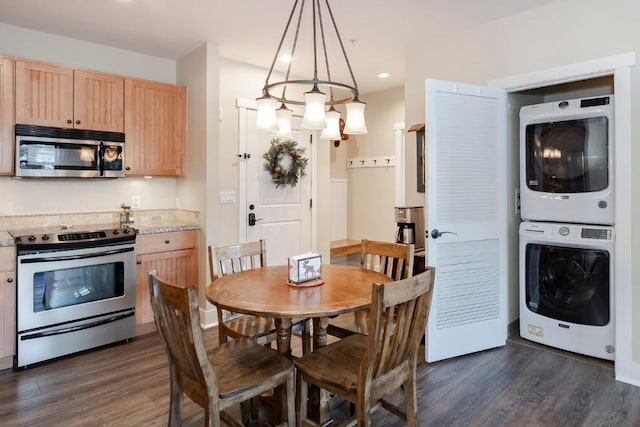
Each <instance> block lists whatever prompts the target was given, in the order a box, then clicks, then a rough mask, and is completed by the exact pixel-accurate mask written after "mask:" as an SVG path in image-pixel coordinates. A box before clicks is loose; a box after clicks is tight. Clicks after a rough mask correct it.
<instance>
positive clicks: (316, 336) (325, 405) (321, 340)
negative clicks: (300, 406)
mask: <svg viewBox="0 0 640 427" xmlns="http://www.w3.org/2000/svg"><path fill="white" fill-rule="evenodd" d="M328 325H329V319H328V318H326V317H321V318H314V319H313V349H314V350H316V349H318V348H320V347H324V346H325V345H327V326H328ZM309 417H310V418H311V419H313V420H315V421H317V422H319V423H320V424H321V425H324V424H325V423H326V422H328V421H330V420H331V405H330V399H329V392H328V391H326V390H321V389H320V388H318V387H315V386H311V387H309Z"/></svg>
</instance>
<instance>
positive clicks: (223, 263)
mask: <svg viewBox="0 0 640 427" xmlns="http://www.w3.org/2000/svg"><path fill="white" fill-rule="evenodd" d="M208 252H209V274H210V277H211V281H212V282H214V281H215V280H216V279H218V278H219V277H222V276H226V275H228V274H234V273H238V272H240V271H245V270H250V269H253V268H260V267H265V266H266V265H267V246H266V243H265V241H264V240H257V241H253V242H247V243H237V244H232V245H224V246H209V247H208ZM259 285H260V284H259V283H256V286H259ZM217 311H218V331H219V333H218V338H219V340H220V343H224V342H227V340H228V339H229V338H248V339H251V340H253V341H256V342H257V343H258V344H271V343H272V342H274V341H276V339H277V334H276V326H275V321H274V319H273V318H265V317H261V316H253V315H249V314H241V313H231V312H229V311H227V310H223V309H220V308H219V307H218V310H217ZM291 323H292V326H291V333H292V335H293V334H296V333H301V334H302V353H303V354H306V353H307V352H309V351H310V350H311V331H310V329H311V326H310V324H311V322H310V321H309V320H307V319H292V321H291Z"/></svg>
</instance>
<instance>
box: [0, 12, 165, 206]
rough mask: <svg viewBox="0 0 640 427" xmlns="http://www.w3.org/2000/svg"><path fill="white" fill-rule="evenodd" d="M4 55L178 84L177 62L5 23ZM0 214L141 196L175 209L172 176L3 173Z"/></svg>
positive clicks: (0, 50)
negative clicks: (62, 176)
mask: <svg viewBox="0 0 640 427" xmlns="http://www.w3.org/2000/svg"><path fill="white" fill-rule="evenodd" d="M0 54H3V55H7V56H15V57H19V58H27V59H32V60H41V61H46V62H53V63H56V64H59V65H67V66H72V67H76V68H86V69H92V70H98V71H104V72H110V73H116V74H121V75H125V76H131V77H138V78H144V79H149V80H157V81H163V82H168V83H175V82H176V63H175V62H174V61H169V60H166V59H162V58H155V57H151V56H148V55H141V54H138V53H134V52H128V51H125V50H121V49H114V48H111V47H106V46H102V45H98V44H93V43H87V42H83V41H79V40H74V39H69V38H65V37H58V36H54V35H51V34H46V33H42V32H38V31H32V30H27V29H23V28H19V27H15V26H11V25H5V24H0ZM0 194H1V195H2V197H0V215H12V214H29V213H50V212H60V213H64V212H78V211H104V210H118V209H119V208H120V205H121V204H122V203H125V202H126V203H131V197H132V196H133V195H140V196H141V207H142V208H143V209H156V208H158V209H160V208H163V209H164V208H174V207H175V203H176V180H175V179H173V178H154V179H152V180H145V179H142V178H126V179H117V180H81V179H69V180H67V179H65V180H51V179H46V180H28V179H22V180H20V179H14V178H10V177H0Z"/></svg>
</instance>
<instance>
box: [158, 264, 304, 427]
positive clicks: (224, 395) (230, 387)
mask: <svg viewBox="0 0 640 427" xmlns="http://www.w3.org/2000/svg"><path fill="white" fill-rule="evenodd" d="M148 280H149V294H150V295H151V307H152V310H153V316H154V320H155V323H156V327H157V328H158V332H159V334H160V337H161V338H162V341H163V343H164V347H165V350H166V353H167V358H168V359H169V371H170V375H171V391H170V393H171V400H170V410H169V425H170V426H180V425H182V423H183V420H182V406H183V394H186V395H187V396H188V397H189V398H190V399H191V400H192V401H193V402H195V403H196V404H198V405H199V406H200V407H202V408H204V419H205V425H207V426H220V423H221V421H224V422H225V423H226V424H229V425H233V426H241V425H248V424H255V425H257V423H258V400H257V399H258V398H259V396H260V395H261V394H262V393H265V392H267V391H269V390H272V389H274V388H275V387H278V386H285V387H286V396H287V397H286V400H287V417H288V425H289V426H295V419H294V417H295V406H294V392H295V374H294V366H293V363H291V361H290V360H288V359H287V358H286V357H284V356H282V355H280V354H278V353H276V352H275V351H272V350H270V349H268V348H264V347H263V346H260V345H258V344H256V343H254V342H252V341H249V340H247V339H243V338H241V339H236V340H232V341H230V342H228V343H224V344H222V345H219V346H217V347H215V348H214V349H212V350H209V351H207V350H206V349H205V346H204V342H203V338H202V330H201V328H200V314H199V309H198V293H197V290H196V288H195V287H189V288H184V287H180V286H177V285H174V284H171V283H168V282H166V281H164V280H162V279H160V278H158V276H157V271H150V272H149V273H148ZM236 404H240V405H241V413H242V424H240V423H238V422H237V421H236V420H235V419H234V418H232V417H231V416H230V415H229V414H228V413H226V412H225V409H227V408H229V407H230V406H232V405H236ZM198 416H201V415H200V414H199V415H198Z"/></svg>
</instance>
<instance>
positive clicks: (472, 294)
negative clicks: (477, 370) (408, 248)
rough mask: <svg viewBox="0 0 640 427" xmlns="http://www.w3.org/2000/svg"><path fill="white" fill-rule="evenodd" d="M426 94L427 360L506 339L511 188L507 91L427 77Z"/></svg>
mask: <svg viewBox="0 0 640 427" xmlns="http://www.w3.org/2000/svg"><path fill="white" fill-rule="evenodd" d="M426 92H427V94H426V112H427V122H426V123H427V169H428V170H427V177H428V179H427V200H426V202H427V204H426V206H427V221H426V224H427V227H426V229H427V230H428V233H429V238H428V251H427V254H428V264H429V265H432V266H435V267H436V278H435V287H434V294H433V301H432V307H431V312H430V315H429V322H428V329H427V340H428V345H427V355H426V358H427V361H430V362H431V361H436V360H441V359H446V358H449V357H454V356H459V355H462V354H467V353H472V352H475V351H480V350H484V349H487V348H493V347H498V346H501V345H504V344H505V342H506V338H507V292H508V287H507V254H506V248H507V221H506V214H507V212H506V209H507V208H506V197H507V194H508V190H507V167H506V158H507V156H506V150H507V146H506V101H505V98H506V97H505V92H504V90H502V89H492V88H485V87H478V86H471V85H465V84H459V83H453V82H446V81H438V80H427V88H426ZM440 233H442V234H440Z"/></svg>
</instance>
